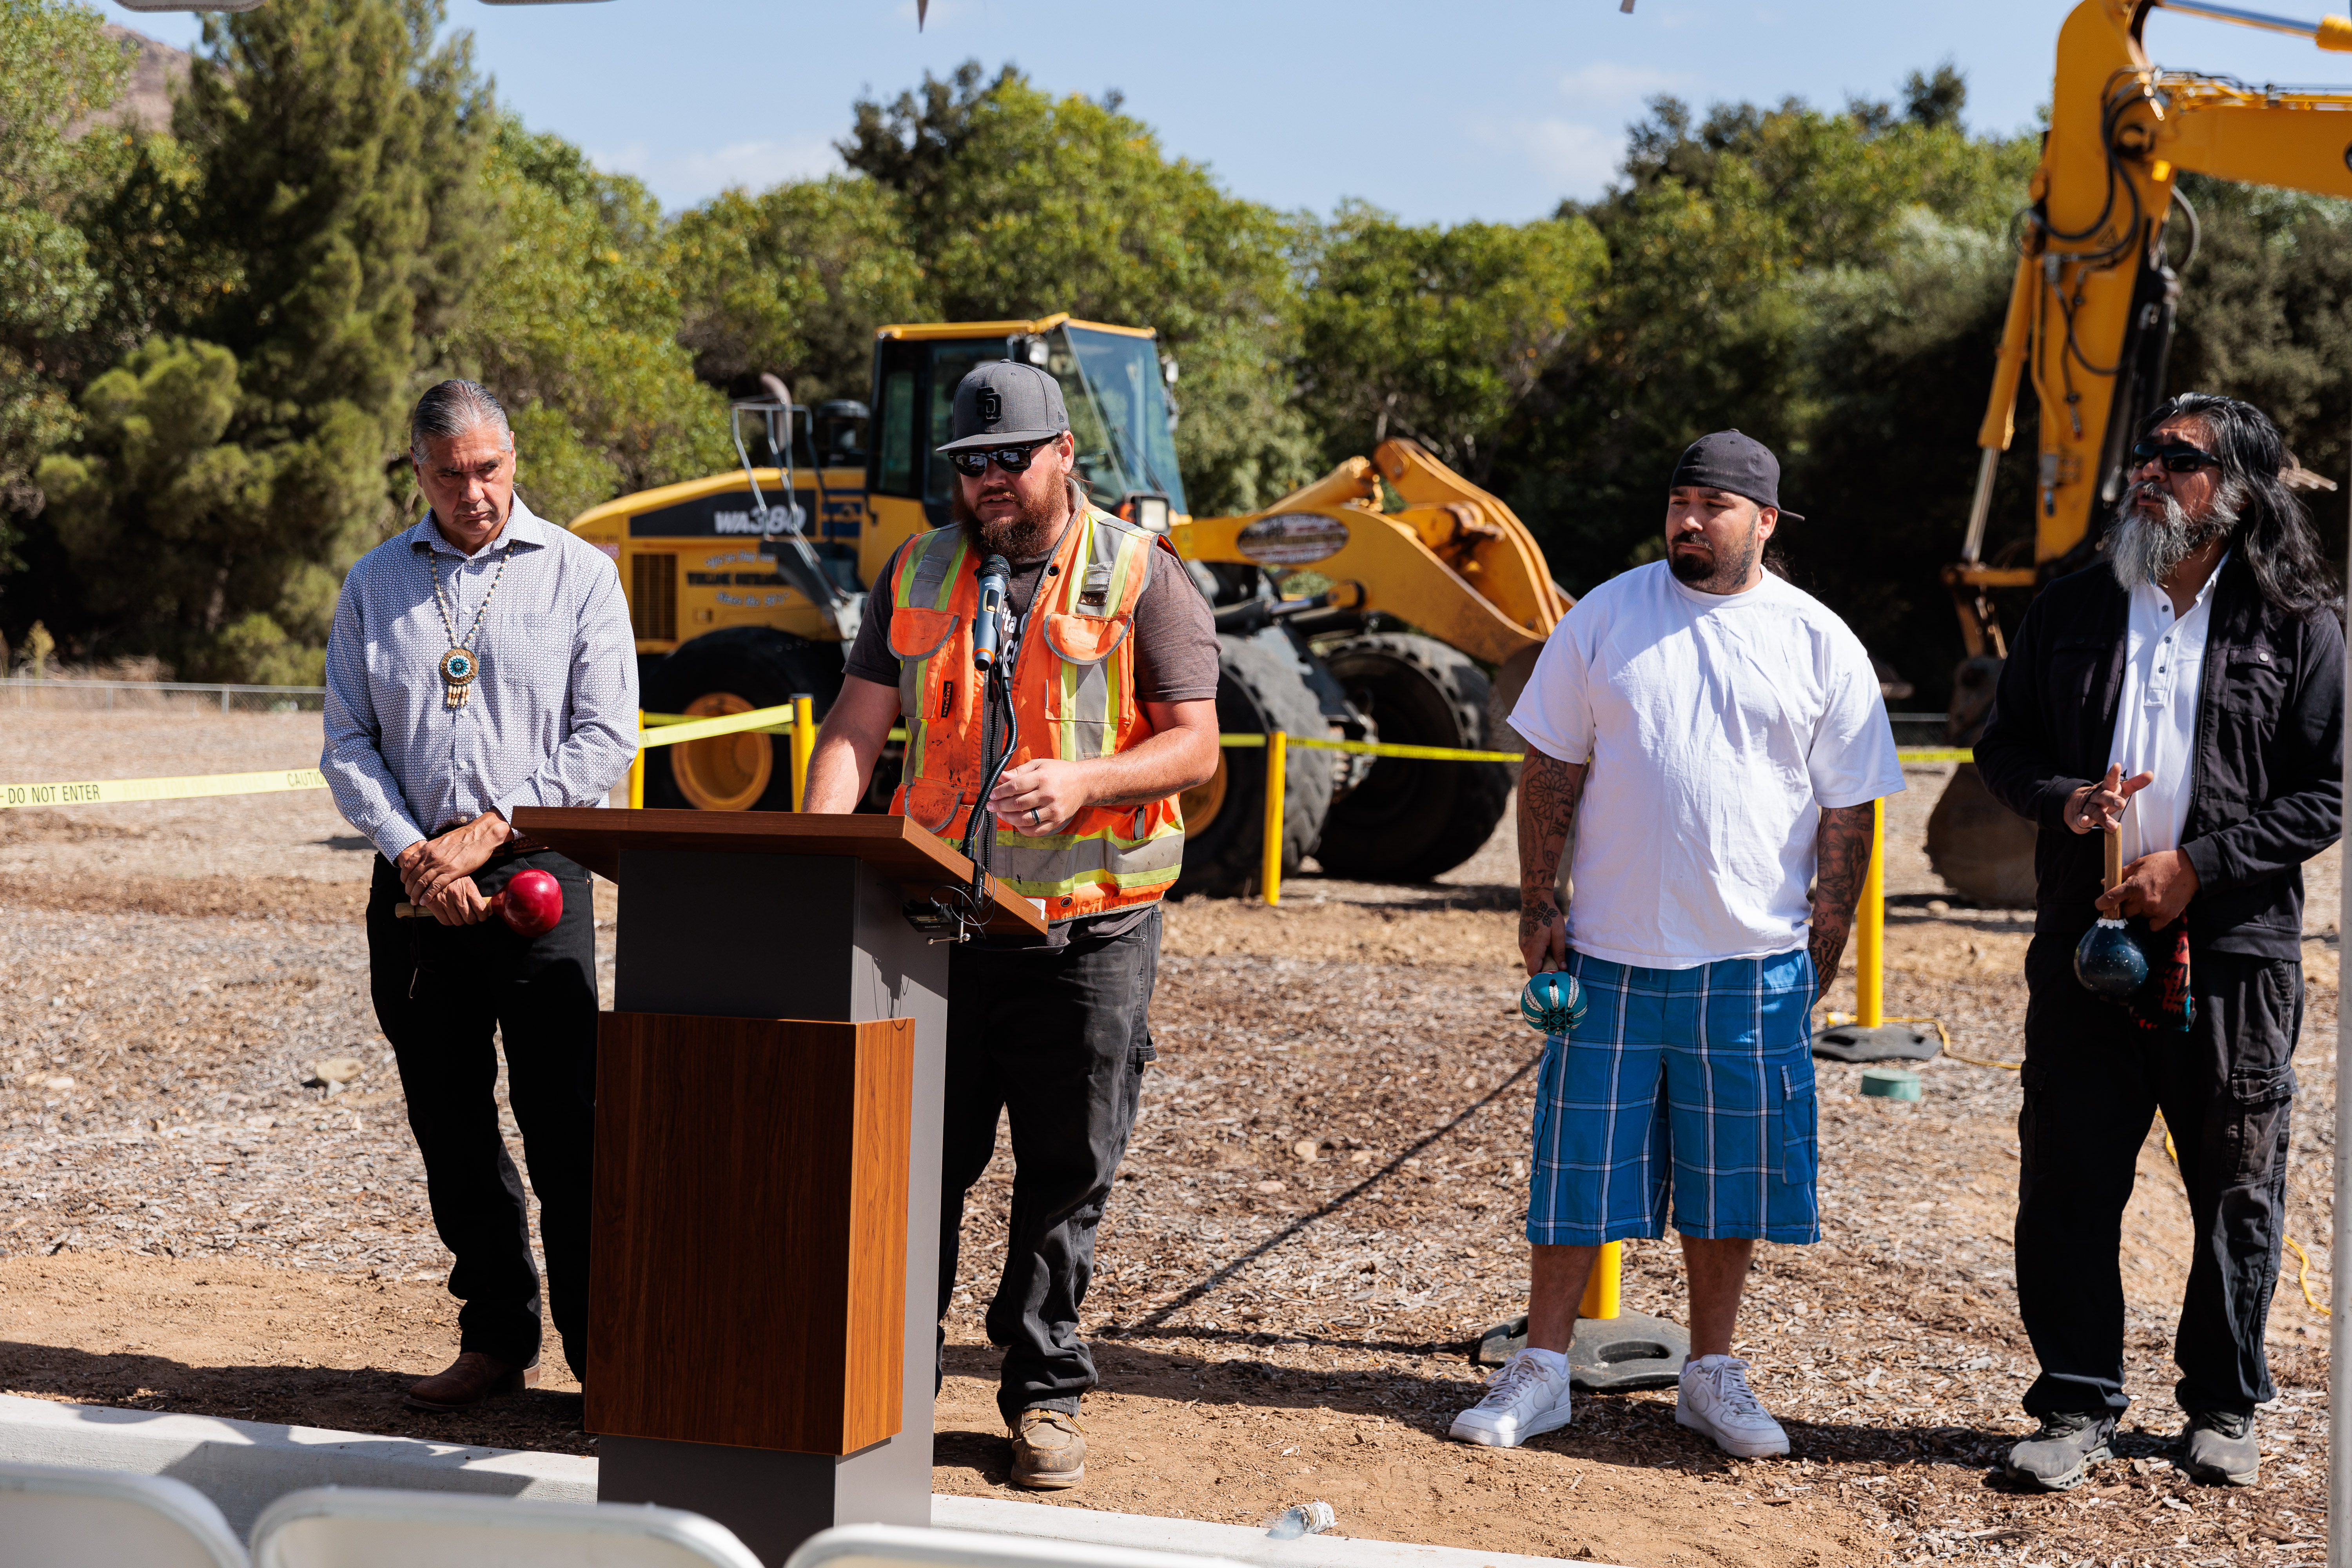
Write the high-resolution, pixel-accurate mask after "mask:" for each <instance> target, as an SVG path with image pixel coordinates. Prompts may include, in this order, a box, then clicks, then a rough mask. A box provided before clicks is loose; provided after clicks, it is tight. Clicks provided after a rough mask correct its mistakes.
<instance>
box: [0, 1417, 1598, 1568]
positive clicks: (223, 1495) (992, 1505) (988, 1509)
mask: <svg viewBox="0 0 2352 1568" xmlns="http://www.w3.org/2000/svg"><path fill="white" fill-rule="evenodd" d="M0 1460H6V1461H13V1462H16V1463H21V1464H33V1465H70V1466H73V1467H75V1468H81V1469H91V1470H124V1471H129V1472H130V1473H131V1474H133V1475H142V1476H170V1477H173V1479H178V1480H183V1481H185V1482H187V1483H188V1484H189V1485H190V1486H193V1487H194V1488H195V1489H197V1490H198V1491H200V1492H202V1493H204V1494H205V1496H206V1497H208V1498H210V1499H211V1500H213V1504H214V1506H215V1507H216V1508H218V1509H219V1510H221V1513H222V1514H223V1515H224V1516H225V1517H226V1519H227V1521H228V1523H229V1528H230V1529H232V1530H234V1531H236V1532H237V1534H238V1536H239V1537H240V1538H242V1537H244V1536H247V1535H249V1534H251V1533H252V1531H253V1521H255V1520H256V1519H257V1518H258V1517H259V1516H260V1514H261V1510H263V1509H266V1508H268V1506H269V1505H270V1504H271V1503H273V1502H275V1501H277V1500H278V1499H279V1498H281V1497H284V1496H285V1495H286V1494H287V1493H289V1492H294V1491H299V1490H301V1489H303V1488H305V1487H392V1488H395V1489H400V1490H404V1491H459V1492H477V1493H488V1494H489V1495H491V1496H495V1497H513V1498H533V1499H540V1500H552V1501H558V1502H594V1501H595V1500H596V1461H595V1460H593V1459H592V1458H584V1457H583V1456H581V1455H577V1454H534V1453H526V1452H523V1451H521V1450H519V1449H513V1448H475V1447H466V1446H464V1445H461V1444H457V1443H428V1442H425V1441H422V1440H420V1439H417V1438H415V1437H376V1436H369V1435H368V1434H366V1433H364V1432H331V1431H327V1430H325V1429H323V1428H320V1427H317V1426H277V1425H274V1424H270V1423H266V1422H259V1421H231V1420H226V1419H224V1418H222V1417H218V1416H211V1415H164V1414H161V1413H155V1412H149V1411H144V1410H123V1409H118V1408H115V1407H113V1406H111V1405H65V1404H60V1403H58V1402H57V1401H55V1400H47V1399H26V1398H23V1397H20V1396H18V1395H15V1394H0ZM931 1522H932V1523H933V1524H934V1525H936V1526H938V1527H939V1528H940V1529H942V1530H968V1531H974V1532H977V1533H980V1534H984V1535H1014V1536H1025V1537H1028V1538H1030V1539H1033V1540H1045V1541H1067V1542H1078V1543H1081V1544H1087V1545H1096V1546H1126V1547H1139V1548H1142V1549H1144V1550H1148V1551H1153V1552H1190V1553H1192V1554H1194V1555H1197V1556H1207V1557H1226V1558H1232V1559H1235V1560H1237V1561H1240V1562H1244V1563H1260V1564H1265V1568H1538V1564H1548V1563H1550V1562H1551V1561H1552V1559H1549V1558H1545V1557H1525V1556H1518V1555H1515V1554H1513V1553H1510V1552H1472V1551H1467V1550H1465V1549H1463V1548H1460V1547H1453V1546H1413V1545H1409V1544H1406V1543H1403V1542H1389V1541H1356V1540H1350V1539H1349V1538H1347V1537H1345V1536H1337V1535H1308V1536H1303V1537H1301V1538H1299V1539H1297V1540H1296V1541H1276V1540H1274V1539H1273V1538H1271V1537H1269V1536H1268V1535H1267V1534H1266V1533H1265V1531H1263V1530H1258V1529H1253V1528H1251V1527H1250V1526H1247V1525H1239V1524H1212V1523H1209V1522H1208V1521H1204V1520H1194V1519H1155V1518H1153V1517H1151V1516H1150V1515H1148V1514H1139V1513H1108V1512H1102V1511H1099V1510H1094V1509H1087V1508H1057V1507H1055V1506H1053V1505H1051V1504H1047V1503H1035V1502H1014V1501H1011V1500H1006V1499H1003V1498H985V1497H941V1496H937V1495H934V1496H933V1497H932V1499H931ZM1346 1522H1347V1521H1345V1520H1344V1519H1343V1520H1342V1521H1340V1523H1341V1525H1342V1527H1343V1528H1344V1526H1345V1524H1346ZM1591 1568H1603V1565H1601V1564H1593V1565H1591Z"/></svg>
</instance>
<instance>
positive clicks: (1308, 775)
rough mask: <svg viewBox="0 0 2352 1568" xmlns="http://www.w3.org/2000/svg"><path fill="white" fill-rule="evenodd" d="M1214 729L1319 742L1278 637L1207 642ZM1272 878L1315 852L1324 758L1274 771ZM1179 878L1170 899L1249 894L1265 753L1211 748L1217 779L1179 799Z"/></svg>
mask: <svg viewBox="0 0 2352 1568" xmlns="http://www.w3.org/2000/svg"><path fill="white" fill-rule="evenodd" d="M1217 728H1218V729H1219V730H1220V731H1223V732H1224V733H1226V734H1244V735H1248V734H1256V735H1263V734H1265V733H1266V732H1267V731H1271V730H1281V731H1285V732H1286V733H1288V734H1293V735H1324V734H1328V732H1329V728H1330V727H1329V724H1328V721H1326V720H1325V719H1324V717H1323V708H1322V704H1321V703H1319V702H1318V701H1317V700H1315V693H1314V691H1313V690H1312V689H1309V688H1308V686H1307V671H1306V670H1305V669H1304V668H1302V667H1301V665H1300V663H1299V658H1298V655H1297V652H1296V651H1294V650H1293V649H1292V647H1291V646H1290V643H1289V640H1288V639H1287V638H1286V637H1284V636H1283V635H1282V634H1281V633H1280V632H1278V631H1277V632H1261V633H1259V634H1257V635H1255V636H1254V637H1232V636H1223V635H1221V636H1220V637H1218V638H1217ZM1284 772H1285V773H1286V778H1285V780H1284V785H1285V787H1284V792H1283V813H1282V871H1283V875H1285V876H1289V875H1290V874H1291V873H1293V872H1295V871H1297V869H1298V863H1299V862H1300V861H1301V860H1303V859H1305V858H1307V856H1309V855H1311V854H1313V853H1314V852H1315V841H1316V837H1317V835H1318V834H1319V833H1320V832H1321V831H1322V828H1323V817H1324V814H1325V813H1326V812H1328V810H1329V809H1330V806H1331V757H1330V753H1329V752H1310V751H1305V750H1294V751H1292V752H1290V760H1289V766H1288V767H1287V768H1286V769H1285V770H1284ZM1181 805H1182V808H1183V813H1184V871H1183V875H1181V876H1180V877H1179V878H1177V879H1176V885H1175V886H1174V887H1173V888H1172V889H1170V892H1171V895H1172V896H1173V897H1176V898H1180V899H1181V898H1189V897H1191V896H1192V894H1195V893H1204V894H1207V895H1208V896H1209V897H1211V898H1239V897H1241V896H1243V895H1245V894H1247V893H1249V892H1251V891H1253V890H1254V889H1256V888H1257V886H1258V881H1259V878H1260V875H1261V873H1262V870H1263V868H1264V865H1265V858H1264V846H1265V752H1263V751H1258V750H1253V749H1249V748H1244V747H1233V748H1225V747H1220V748H1219V749H1218V752H1217V772H1216V774H1215V776H1214V777H1213V778H1211V779H1210V780H1209V781H1208V782H1207V783H1206V784H1200V785H1197V786H1195V787H1194V788H1192V789H1188V790H1186V791H1185V792H1184V794H1183V797H1182V800H1181Z"/></svg>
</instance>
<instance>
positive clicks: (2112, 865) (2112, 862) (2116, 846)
mask: <svg viewBox="0 0 2352 1568" xmlns="http://www.w3.org/2000/svg"><path fill="white" fill-rule="evenodd" d="M2106 840H2107V844H2106V849H2107V891H2109V892H2111V893H2112V892H2114V891H2115V890H2116V889H2117V888H2120V887H2122V886H2123V885H2124V830H2123V829H2122V828H2120V827H2110V828H2108V829H2107V830H2106Z"/></svg>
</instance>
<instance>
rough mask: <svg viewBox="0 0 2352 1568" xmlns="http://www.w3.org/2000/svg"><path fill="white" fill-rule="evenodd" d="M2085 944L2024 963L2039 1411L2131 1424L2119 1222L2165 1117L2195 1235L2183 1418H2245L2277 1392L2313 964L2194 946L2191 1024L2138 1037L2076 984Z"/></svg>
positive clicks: (2180, 1359) (2184, 1306)
mask: <svg viewBox="0 0 2352 1568" xmlns="http://www.w3.org/2000/svg"><path fill="white" fill-rule="evenodd" d="M2073 965H2074V944H2073V943H2072V942H2062V941H2060V940H2059V939H2056V938H2052V937H2036V938H2034V939H2033V944H2032V947H2031V948H2030V949H2029V950H2028V952H2027V953H2026V960H2025V973H2026V984H2027V985H2028V987H2029V990H2030V993H2031V1001H2030V1002H2029V1004H2028V1006H2027V1009H2026V1015H2025V1051H2026V1056H2025V1069H2024V1075H2023V1076H2024V1079H2025V1105H2024V1109H2023V1110H2021V1111H2020V1112H2019V1113H2018V1118H2017V1133H2018V1145H2019V1156H2020V1165H2021V1169H2020V1173H2019V1179H2018V1202H2017V1302H2018V1308H2019V1310H2020V1312H2021V1315H2022V1316H2023V1318H2024V1320H2025V1331H2026V1333H2027V1334H2028V1335H2029V1336H2031V1338H2032V1342H2033V1352H2034V1354H2035V1356H2036V1357H2037V1358H2038V1359H2039V1360H2040V1361H2041V1363H2042V1375H2041V1376H2040V1377H2038V1378H2036V1379H2035V1380H2034V1383H2033V1385H2032V1387H2031V1388H2029V1389H2027V1390H2026V1392H2025V1408H2026V1411H2027V1413H2028V1414H2030V1415H2047V1414H2050V1413H2052V1412H2054V1411H2080V1412H2092V1413H2096V1412H2102V1411H2112V1412H2120V1411H2122V1410H2123V1409H2124V1408H2125V1406H2126V1405H2128V1404H2129V1403H2130V1401H2129V1400H2128V1399H2127V1398H2126V1396H2125V1394H2124V1390H2123V1378H2124V1293H2123V1280H2122V1271H2121V1268H2120V1263H2119V1259H2118V1253H2119V1251H2120V1248H2121V1246H2122V1233H2123V1212H2124V1205H2125V1204H2126V1201H2127V1200H2128V1199H2129V1198H2130V1196H2131V1191H2132V1178H2133V1173H2134V1168H2135V1164H2136V1162H2137V1159H2138V1155H2139V1150H2140V1146H2141V1144H2142V1142H2144V1141H2145V1140H2146V1139H2147V1133H2148V1126H2149V1122H2150V1120H2151V1118H2152V1116H2153V1114H2154V1113H2155V1112H2156V1111H2157V1110H2162V1111H2163V1112H2164V1122H2165V1126H2166V1128H2167V1129H2168V1131H2170V1132H2171V1134H2172V1141H2173V1145H2174V1147H2175V1148H2176V1149H2177V1150H2178V1151H2179V1160H2180V1175H2181V1179H2182V1182H2183V1183H2184V1184H2185V1185H2186V1186H2187V1188H2188V1193H2189V1215H2190V1217H2191V1220H2192V1222H2193V1223H2194V1225H2195V1226H2196V1251H2195V1255H2194V1256H2193V1257H2192V1258H2190V1259H2189V1287H2188V1291H2187V1295H2186V1299H2185V1300H2183V1301H2182V1303H2181V1308H2180V1326H2179V1332H2178V1333H2177V1335H2176V1336H2175V1338H2174V1342H2173V1360H2174V1361H2175V1363H2177V1364H2178V1365H2179V1368H2180V1381H2179V1383H2178V1384H2175V1385H2174V1389H2173V1394H2174V1397H2175V1398H2176V1399H2177V1400H2178V1401H2179V1405H2180V1407H2181V1408H2182V1409H2183V1410H2186V1411H2189V1412H2190V1413H2192V1414H2193V1413H2196V1412H2200V1411H2209V1410H2210V1411H2227V1412H2234V1413H2238V1414H2243V1415H2251V1414H2252V1411H2253V1408H2254V1406H2255V1405H2257V1404H2259V1403H2261V1402H2263V1401H2264V1400H2267V1399H2269V1398H2271V1397H2272V1394H2273V1390H2272V1388H2271V1374H2270V1363H2269V1361H2268V1359H2267V1357H2265V1355H2264V1354H2263V1325H2264V1322H2265V1321H2266V1320H2267V1319H2268V1318H2269V1316H2270V1306H2271V1293H2272V1291H2273V1289H2275V1288H2276V1286H2277V1284H2278V1275H2279V1238H2280V1237H2281V1236H2282V1235H2283V1234H2284V1228H2285V1212H2286V1152H2287V1134H2288V1131H2289V1127H2290V1123H2291V1115H2290V1112H2291V1111H2292V1110H2293V1101H2294V1064H2293V1058H2294V1045H2295V1036H2296V1034H2297V1032H2298V1031H2299V1030H2300V1028H2301V1027H2302V1024H2303V965H2302V964H2301V963H2298V962H2296V961H2295V960H2294V959H2266V958H2252V957H2248V956H2245V955H2243V954H2240V953H2231V952H2195V953H2193V954H2192V955H2191V957H2190V961H2189V970H2190V979H2191V982H2192V991H2193V994H2194V995H2195V996H2196V999H2197V1021H2196V1023H2195V1024H2194V1026H2191V1027H2190V1028H2189V1030H2188V1031H2187V1032H2186V1033H2172V1032H2168V1031H2161V1030H2158V1031H2150V1030H2147V1029H2142V1028H2139V1027H2138V1026H2136V1025H2135V1024H2134V1023H2133V1022H2132V1021H2131V1019H2130V1018H2129V1017H2128V1016H2126V1014H2125V1013H2124V1012H2123V1011H2122V1010H2121V1009H2120V1008H2117V1007H2116V1006H2114V1005H2111V1004H2109V1003H2106V1002H2103V1001H2101V1000H2100V999H2099V998H2097V997H2095V996H2093V995H2092V994H2090V993H2088V992H2086V991H2084V989H2083V988H2082V986H2081V984H2078V983H2077V982H2076V981H2075V979H2074V967H2073Z"/></svg>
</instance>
